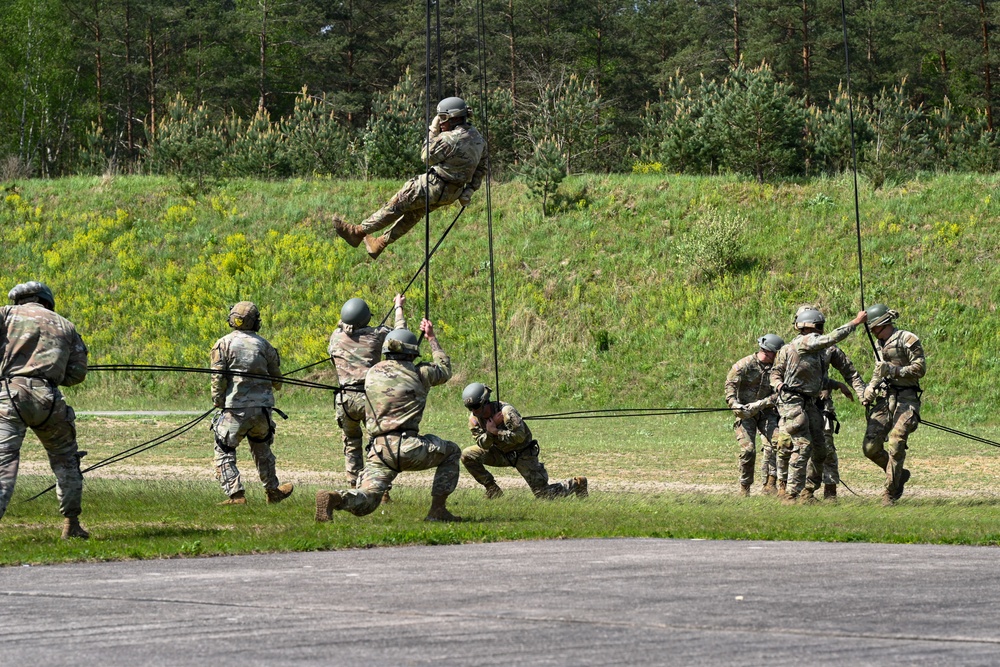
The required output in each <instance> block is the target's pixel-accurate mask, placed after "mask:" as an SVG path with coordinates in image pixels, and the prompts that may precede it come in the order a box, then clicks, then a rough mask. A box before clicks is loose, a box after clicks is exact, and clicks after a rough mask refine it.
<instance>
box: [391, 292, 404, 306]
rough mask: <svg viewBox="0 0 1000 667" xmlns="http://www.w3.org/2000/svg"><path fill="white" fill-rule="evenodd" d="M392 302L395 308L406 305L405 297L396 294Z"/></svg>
mask: <svg viewBox="0 0 1000 667" xmlns="http://www.w3.org/2000/svg"><path fill="white" fill-rule="evenodd" d="M393 302H394V303H395V304H396V308H402V307H403V304H404V303H406V297H405V296H403V295H402V294H397V295H396V298H395V299H393Z"/></svg>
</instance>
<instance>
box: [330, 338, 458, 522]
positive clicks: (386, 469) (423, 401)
mask: <svg viewBox="0 0 1000 667" xmlns="http://www.w3.org/2000/svg"><path fill="white" fill-rule="evenodd" d="M420 330H421V331H422V332H423V333H424V335H425V336H426V337H427V342H428V343H429V344H430V346H431V351H432V352H433V355H434V362H433V363H430V364H428V363H421V364H414V363H413V362H414V361H415V360H416V359H417V357H418V356H420V348H419V346H418V342H417V337H416V336H414V335H413V333H412V332H410V331H409V330H407V329H395V330H393V331H392V332H390V333H389V335H388V336H386V338H385V344H384V345H383V346H382V357H383V359H382V361H380V362H379V363H377V364H375V365H374V366H372V369H371V370H370V371H368V375H367V376H366V377H365V397H366V401H367V403H366V406H365V418H366V426H367V428H368V433H369V434H370V435H371V438H372V440H371V443H370V444H369V445H368V460H367V462H366V464H365V469H364V470H363V471H362V472H361V476H360V477H359V478H358V488H357V489H356V490H352V491H319V492H317V493H316V520H317V521H329V520H330V518H331V517H332V516H333V511H334V510H342V511H345V512H350V513H351V514H354V515H355V516H364V515H366V514H371V513H372V512H374V511H375V509H376V508H377V507H378V506H379V504H380V503H381V502H382V494H383V493H384V492H385V490H386V489H387V488H388V487H389V485H390V484H391V483H392V481H393V480H394V479H396V476H397V475H399V473H401V472H403V471H405V470H427V469H429V468H436V470H435V472H434V483H433V485H432V487H431V508H430V511H429V512H428V513H427V520H428V521H460V520H461V519H460V518H459V517H456V516H454V515H453V514H452V513H451V512H449V511H448V508H447V506H446V505H447V502H448V496H450V495H451V493H452V492H453V491H454V490H455V487H456V486H458V473H459V463H458V462H459V459H460V457H461V455H462V450H461V449H460V448H459V446H458V445H456V444H455V443H454V442H450V441H448V440H444V439H443V438H439V437H438V436H436V435H431V434H429V433H428V434H423V435H421V434H420V433H419V428H420V420H421V419H422V418H423V416H424V408H425V407H426V405H427V392H428V390H429V389H430V388H431V387H434V386H437V385H441V384H444V383H445V382H447V381H448V379H449V378H451V359H449V358H448V355H447V354H445V352H444V350H443V349H441V344H440V343H439V342H438V340H437V337H436V336H435V335H434V326H433V325H432V324H431V323H430V321H429V320H426V319H425V320H423V321H422V322H421V323H420Z"/></svg>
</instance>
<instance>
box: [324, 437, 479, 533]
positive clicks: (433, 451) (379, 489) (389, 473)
mask: <svg viewBox="0 0 1000 667" xmlns="http://www.w3.org/2000/svg"><path fill="white" fill-rule="evenodd" d="M461 456H462V450H461V448H459V446H458V445H456V444H455V443H454V442H451V441H450V440H444V439H443V438H439V437H437V436H436V435H430V434H428V435H417V434H416V433H412V432H406V433H404V434H401V435H382V436H378V437H377V438H374V439H373V440H372V442H371V444H370V445H369V446H368V459H367V461H366V462H365V469H364V470H362V471H361V475H360V476H359V477H358V488H357V490H354V491H345V492H343V493H342V494H341V496H342V497H343V502H342V503H341V505H340V507H339V508H338V509H341V510H344V511H345V512H350V513H351V514H353V515H355V516H364V515H366V514H371V513H372V512H374V511H375V509H376V508H377V507H378V506H379V504H380V503H381V502H382V494H383V493H385V492H386V491H387V490H388V489H389V488H390V487H391V486H392V481H393V480H394V479H396V476H397V475H399V473H401V472H404V471H407V470H429V469H430V468H437V470H435V471H434V483H433V484H432V485H431V495H432V496H449V495H451V493H452V492H453V491H454V490H455V487H456V486H458V473H459V465H458V461H459V459H460V458H461Z"/></svg>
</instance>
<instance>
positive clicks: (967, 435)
mask: <svg viewBox="0 0 1000 667" xmlns="http://www.w3.org/2000/svg"><path fill="white" fill-rule="evenodd" d="M920 423H921V424H927V425H928V426H930V427H931V428H936V429H938V430H939V431H944V432H945V433H950V434H951V435H957V436H959V437H962V438H968V439H969V440H973V441H975V442H981V443H983V444H984V445H989V446H991V447H1000V442H997V441H996V440H990V439H989V438H983V437H981V436H978V435H973V434H972V433H966V432H964V431H959V430H958V429H954V428H951V427H949V426H944V425H943V424H936V423H934V422H932V421H927V420H926V419H924V418H922V417H921V418H920Z"/></svg>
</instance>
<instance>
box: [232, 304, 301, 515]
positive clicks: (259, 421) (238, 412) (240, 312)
mask: <svg viewBox="0 0 1000 667" xmlns="http://www.w3.org/2000/svg"><path fill="white" fill-rule="evenodd" d="M228 322H229V326H231V327H232V328H233V329H234V331H233V332H232V333H230V334H228V335H227V336H224V337H222V338H220V339H219V340H218V341H216V343H215V346H214V347H213V348H212V370H213V371H220V372H219V373H213V374H212V402H213V403H214V405H215V407H217V408H222V412H221V413H220V414H219V416H218V417H216V419H215V420H214V421H213V422H212V430H213V432H214V433H215V477H216V479H218V480H219V483H220V484H221V485H222V490H223V491H224V492H225V494H226V495H227V496H229V499H228V500H225V501H223V503H222V504H223V505H245V504H246V502H247V501H246V493H245V491H244V488H243V482H242V481H240V471H239V469H238V468H237V467H236V446H237V445H239V444H240V442H242V441H243V439H244V438H246V439H247V442H249V443H250V454H251V455H252V456H253V461H254V463H255V464H256V465H257V474H258V475H260V481H261V482H263V483H264V492H265V493H266V494H267V502H269V503H280V502H281V501H282V500H284V499H285V498H287V497H288V496H290V495H292V489H293V485H292V484H279V483H278V475H277V473H276V471H275V467H274V454H273V453H271V444H272V443H273V442H274V420H273V419H271V411H272V410H274V391H273V390H275V389H280V388H281V381H280V380H278V379H277V378H280V377H281V360H280V358H279V357H278V352H277V350H275V349H274V347H272V346H271V344H270V343H269V342H267V341H266V340H265V339H264V338H263V337H262V336H260V335H259V334H258V333H257V332H258V331H260V311H258V310H257V306H256V305H254V304H253V303H252V302H250V301H240V302H239V303H238V304H236V305H235V306H233V308H232V310H230V311H229V319H228ZM245 374H253V376H252V377H248V376H247V375H245ZM278 414H281V412H280V411H279V412H278Z"/></svg>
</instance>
